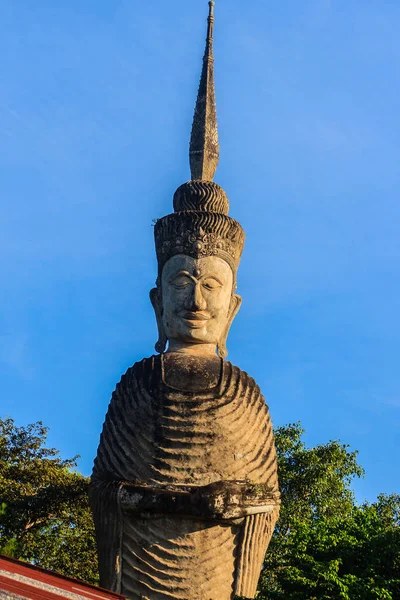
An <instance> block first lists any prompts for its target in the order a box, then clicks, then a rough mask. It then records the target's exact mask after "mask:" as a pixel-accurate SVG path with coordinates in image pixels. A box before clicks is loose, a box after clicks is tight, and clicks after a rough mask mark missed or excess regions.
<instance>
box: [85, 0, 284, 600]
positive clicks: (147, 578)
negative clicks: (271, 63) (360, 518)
mask: <svg viewBox="0 0 400 600" xmlns="http://www.w3.org/2000/svg"><path fill="white" fill-rule="evenodd" d="M209 4H210V14H209V19H208V35H207V46H206V53H205V56H204V61H203V71H202V76H201V81H200V88H199V96H198V100H197V105H196V110H195V117H194V123H193V128H192V138H191V145H190V162H191V170H192V180H191V181H190V182H188V183H186V184H184V185H182V186H181V187H180V188H178V190H177V191H176V193H175V196H174V202H173V204H174V212H173V213H172V214H170V215H167V216H166V217H163V218H161V219H159V220H158V221H157V222H156V224H155V245H156V252H157V260H158V278H157V283H156V287H155V288H154V289H153V290H151V292H150V298H151V302H152V304H153V307H154V311H155V315H156V319H157V325H158V332H159V337H158V341H157V344H156V351H157V354H156V355H154V356H152V357H150V358H146V359H144V360H142V361H141V362H138V363H136V364H135V365H133V367H131V368H130V369H128V371H127V373H126V374H125V375H123V377H122V379H121V381H120V383H119V384H118V385H117V387H116V390H115V392H114V393H113V396H112V399H111V403H110V406H109V409H108V413H107V416H106V420H105V423H104V427H103V432H102V434H101V439H100V445H99V449H98V453H97V457H96V459H95V464H94V469H93V474H92V480H91V487H90V500H91V505H92V510H93V516H94V521H95V527H96V537H97V544H98V554H99V569H100V581H101V585H102V586H103V587H105V588H108V589H110V590H113V591H117V592H120V593H121V594H124V595H125V596H126V597H127V598H129V599H131V600H139V599H145V600H165V599H167V598H171V599H177V600H231V599H233V598H234V597H235V595H237V596H241V597H245V598H254V596H255V593H256V589H257V583H258V579H259V575H260V571H261V568H262V563H263V559H264V555H265V552H266V550H267V547H268V544H269V541H270V538H271V535H272V533H273V529H274V526H275V522H276V520H277V517H278V513H279V491H278V479H277V467H276V453H275V447H274V440H273V433H272V426H271V420H270V416H269V411H268V408H267V406H266V404H265V401H264V398H263V396H262V394H261V392H260V389H259V387H258V385H257V384H256V383H255V381H254V380H253V379H252V378H251V377H250V376H249V375H247V373H245V372H243V371H241V370H240V369H239V368H238V367H235V366H233V365H232V364H230V363H229V362H228V361H226V360H225V359H226V357H227V337H228V332H229V329H230V326H231V323H232V321H233V319H234V318H235V316H236V314H237V312H238V310H239V308H240V305H241V298H240V296H238V295H237V294H236V277H237V270H238V266H239V262H240V257H241V254H242V251H243V246H244V240H245V235H244V232H243V229H242V227H241V226H240V224H239V223H238V222H237V221H235V220H234V219H232V218H231V217H229V216H228V211H229V201H228V198H227V196H226V194H225V192H224V191H223V189H222V188H221V187H220V186H218V185H217V184H216V183H214V182H213V181H212V179H213V177H214V173H215V170H216V166H217V163H218V155H219V146H218V136H217V126H216V109H215V95H214V79H213V56H212V31H213V23H214V13H213V11H214V3H213V2H210V3H209Z"/></svg>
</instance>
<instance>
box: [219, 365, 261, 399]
mask: <svg viewBox="0 0 400 600" xmlns="http://www.w3.org/2000/svg"><path fill="white" fill-rule="evenodd" d="M225 370H226V371H228V372H229V371H231V373H232V376H233V377H234V378H235V379H238V380H240V381H241V383H242V384H243V385H245V386H246V387H250V388H255V389H258V390H260V387H259V385H258V383H257V382H256V380H255V379H254V378H253V377H251V375H249V374H248V373H247V371H243V369H241V368H240V367H237V366H236V365H233V364H232V363H230V362H229V361H225ZM260 393H261V392H260Z"/></svg>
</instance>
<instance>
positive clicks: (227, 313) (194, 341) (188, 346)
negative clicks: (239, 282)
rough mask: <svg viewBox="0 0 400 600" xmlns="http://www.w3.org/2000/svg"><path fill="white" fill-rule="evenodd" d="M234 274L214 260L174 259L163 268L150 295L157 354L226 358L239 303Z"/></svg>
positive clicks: (227, 266) (224, 264)
mask: <svg viewBox="0 0 400 600" xmlns="http://www.w3.org/2000/svg"><path fill="white" fill-rule="evenodd" d="M234 280H235V277H234V274H233V272H232V269H231V267H230V265H229V264H228V263H227V262H226V261H225V260H223V259H222V258H220V257H218V256H205V257H202V258H194V257H192V256H188V255H185V254H177V255H175V256H173V257H172V258H170V259H169V260H168V261H167V262H166V263H165V265H164V267H163V269H162V273H161V281H159V283H158V286H157V288H155V289H153V290H152V291H151V293H150V297H151V301H152V304H153V307H154V310H155V313H156V318H157V325H158V333H159V339H158V342H157V345H156V350H157V351H159V352H163V351H164V350H165V347H166V343H167V340H168V350H169V351H180V352H182V351H183V352H189V353H193V354H215V350H216V349H217V353H218V356H220V357H221V358H225V357H226V356H227V354H228V352H227V348H226V340H227V337H228V333H229V329H230V327H231V324H232V321H233V319H234V318H235V316H236V314H237V312H238V310H239V308H240V305H241V302H242V299H241V297H240V296H238V295H237V294H235V293H234V291H235V290H234Z"/></svg>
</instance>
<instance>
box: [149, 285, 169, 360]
mask: <svg viewBox="0 0 400 600" xmlns="http://www.w3.org/2000/svg"><path fill="white" fill-rule="evenodd" d="M150 300H151V303H152V305H153V308H154V312H155V314H156V320H157V329H158V340H157V343H156V345H155V349H156V352H160V354H161V353H163V352H165V348H166V347H167V342H168V338H167V334H166V333H165V329H164V324H163V320H162V301H161V293H160V290H159V288H153V289H152V290H151V291H150Z"/></svg>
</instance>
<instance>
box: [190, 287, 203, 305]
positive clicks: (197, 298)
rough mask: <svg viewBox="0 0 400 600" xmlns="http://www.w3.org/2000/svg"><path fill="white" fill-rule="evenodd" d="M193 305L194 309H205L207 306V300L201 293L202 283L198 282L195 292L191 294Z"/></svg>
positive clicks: (194, 288)
mask: <svg viewBox="0 0 400 600" xmlns="http://www.w3.org/2000/svg"><path fill="white" fill-rule="evenodd" d="M190 300H191V306H190V308H191V309H192V310H204V309H205V308H206V306H207V305H206V301H205V298H204V296H203V294H202V293H201V285H199V284H196V285H194V286H193V293H192V294H191V298H190Z"/></svg>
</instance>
